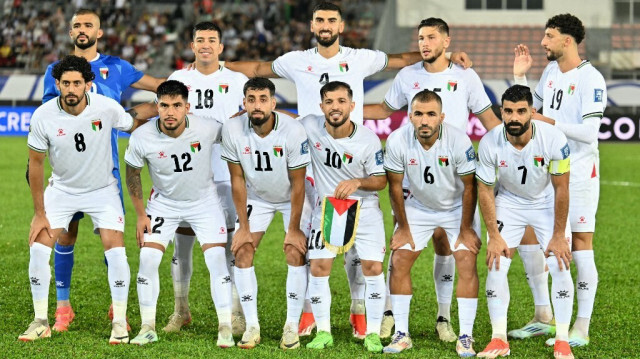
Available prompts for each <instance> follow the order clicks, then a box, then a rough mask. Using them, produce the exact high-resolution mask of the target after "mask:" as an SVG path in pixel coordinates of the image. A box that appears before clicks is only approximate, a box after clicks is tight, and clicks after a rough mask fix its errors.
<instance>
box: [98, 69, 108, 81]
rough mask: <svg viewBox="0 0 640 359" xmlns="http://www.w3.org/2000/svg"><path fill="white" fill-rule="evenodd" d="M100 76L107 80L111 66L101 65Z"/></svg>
mask: <svg viewBox="0 0 640 359" xmlns="http://www.w3.org/2000/svg"><path fill="white" fill-rule="evenodd" d="M100 77H102V79H103V80H106V79H107V77H109V68H108V67H101V68H100Z"/></svg>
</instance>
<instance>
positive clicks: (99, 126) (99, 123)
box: [91, 120, 102, 132]
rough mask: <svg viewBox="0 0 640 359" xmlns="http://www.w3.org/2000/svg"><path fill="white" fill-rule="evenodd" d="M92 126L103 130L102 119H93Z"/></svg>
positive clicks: (97, 129) (94, 128) (95, 129)
mask: <svg viewBox="0 0 640 359" xmlns="http://www.w3.org/2000/svg"><path fill="white" fill-rule="evenodd" d="M91 128H92V129H93V130H94V131H96V132H98V131H100V130H102V121H100V120H94V121H91Z"/></svg>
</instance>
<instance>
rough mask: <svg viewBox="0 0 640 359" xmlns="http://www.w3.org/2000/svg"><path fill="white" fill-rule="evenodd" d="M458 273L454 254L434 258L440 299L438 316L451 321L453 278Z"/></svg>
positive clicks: (437, 290) (435, 279)
mask: <svg viewBox="0 0 640 359" xmlns="http://www.w3.org/2000/svg"><path fill="white" fill-rule="evenodd" d="M455 275H456V261H455V259H454V258H453V255H448V256H440V255H437V254H436V255H435V258H434V260H433V282H434V283H435V286H436V298H437V299H438V317H444V318H446V319H447V320H449V321H451V298H452V296H453V279H454V278H455Z"/></svg>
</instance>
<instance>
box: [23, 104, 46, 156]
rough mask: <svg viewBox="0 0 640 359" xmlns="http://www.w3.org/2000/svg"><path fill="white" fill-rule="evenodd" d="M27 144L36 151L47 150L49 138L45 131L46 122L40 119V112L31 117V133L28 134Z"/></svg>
mask: <svg viewBox="0 0 640 359" xmlns="http://www.w3.org/2000/svg"><path fill="white" fill-rule="evenodd" d="M27 146H29V148H30V149H32V150H34V151H36V152H47V149H48V148H49V139H48V138H47V135H46V133H45V131H44V124H43V123H42V121H41V120H40V116H39V115H38V113H35V114H34V116H33V117H32V118H31V124H30V125H29V135H28V136H27Z"/></svg>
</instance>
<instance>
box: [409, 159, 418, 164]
mask: <svg viewBox="0 0 640 359" xmlns="http://www.w3.org/2000/svg"><path fill="white" fill-rule="evenodd" d="M408 165H409V166H417V165H418V161H417V160H416V159H415V158H412V159H410V160H409V163H408Z"/></svg>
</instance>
